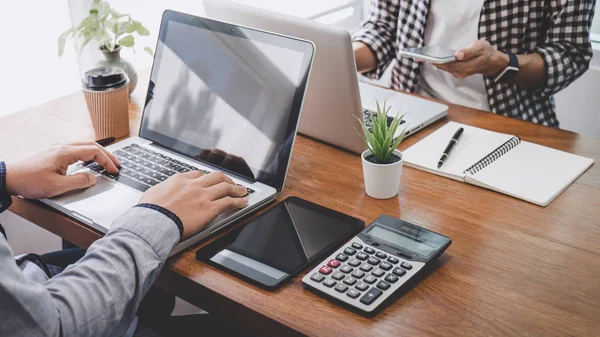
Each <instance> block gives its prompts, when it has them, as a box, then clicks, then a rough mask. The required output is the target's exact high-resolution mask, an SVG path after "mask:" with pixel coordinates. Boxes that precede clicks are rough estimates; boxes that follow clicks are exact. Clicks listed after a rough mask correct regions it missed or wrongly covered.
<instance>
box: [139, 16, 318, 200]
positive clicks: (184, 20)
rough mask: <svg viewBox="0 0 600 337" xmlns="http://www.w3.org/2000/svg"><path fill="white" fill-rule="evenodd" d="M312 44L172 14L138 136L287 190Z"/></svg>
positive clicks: (161, 37) (166, 24)
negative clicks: (286, 181) (285, 182)
mask: <svg viewBox="0 0 600 337" xmlns="http://www.w3.org/2000/svg"><path fill="white" fill-rule="evenodd" d="M312 55H313V47H312V44H310V43H308V42H305V41H301V40H296V39H293V38H289V37H283V36H278V35H275V34H271V33H266V32H261V31H257V30H252V29H249V28H244V27H238V26H235V25H231V24H226V23H221V22H217V21H212V20H208V19H203V18H198V17H194V16H190V15H186V14H181V13H176V12H172V11H166V12H165V14H164V15H163V21H162V24H161V31H160V34H159V39H158V43H157V48H156V55H155V59H154V66H153V69H152V75H151V79H150V84H149V88H148V96H147V98H146V106H145V108H144V115H143V120H142V126H141V129H140V136H142V137H144V138H146V139H150V140H152V141H154V142H155V143H158V144H159V145H161V146H163V147H166V148H168V149H171V150H173V151H175V152H178V153H181V154H183V155H186V156H188V157H192V158H196V159H198V160H201V161H204V162H208V163H210V164H211V165H214V166H218V167H220V168H222V169H225V170H227V171H230V172H233V173H237V174H238V175H241V176H243V177H245V178H247V179H249V180H252V181H254V180H257V181H260V182H263V183H265V184H268V185H270V186H273V187H275V188H277V189H282V188H283V182H284V179H285V174H286V171H287V166H288V163H289V158H290V155H291V148H292V145H293V141H294V137H295V134H296V128H297V124H298V118H299V114H300V108H301V104H302V100H303V96H304V90H305V87H306V82H307V77H308V73H309V69H310V64H311V61H312Z"/></svg>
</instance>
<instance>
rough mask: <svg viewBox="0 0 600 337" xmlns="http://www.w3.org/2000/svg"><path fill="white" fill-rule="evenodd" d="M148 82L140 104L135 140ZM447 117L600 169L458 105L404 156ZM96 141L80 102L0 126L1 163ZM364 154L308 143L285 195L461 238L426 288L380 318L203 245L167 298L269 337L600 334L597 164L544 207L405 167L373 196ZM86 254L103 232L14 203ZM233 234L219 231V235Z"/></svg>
mask: <svg viewBox="0 0 600 337" xmlns="http://www.w3.org/2000/svg"><path fill="white" fill-rule="evenodd" d="M146 82H147V74H146V76H145V79H144V76H142V79H141V81H140V86H139V87H138V89H137V90H136V92H135V96H134V97H133V100H132V101H133V102H132V105H131V107H130V108H131V113H130V117H131V129H132V134H135V133H137V129H138V127H139V121H140V116H141V111H140V108H139V106H138V105H136V102H137V103H138V104H141V103H142V102H143V98H144V94H145V88H144V84H146ZM448 120H452V121H457V122H460V123H465V124H469V125H473V126H477V127H481V128H485V129H489V130H494V131H498V132H504V133H510V134H514V135H518V136H520V137H521V138H522V139H523V140H527V141H531V142H534V143H538V144H541V145H545V146H549V147H553V148H556V149H559V150H564V151H568V152H571V153H575V154H579V155H583V156H586V157H590V158H593V159H594V160H595V161H596V162H598V161H600V140H598V139H595V138H591V137H585V136H580V135H577V134H575V133H571V132H566V131H562V130H557V129H552V128H548V127H542V126H539V125H535V124H531V123H527V122H523V121H518V120H514V119H510V118H506V117H502V116H497V115H494V114H491V113H484V112H481V111H477V110H473V109H468V108H465V107H461V106H455V105H451V106H450V110H449V115H448V117H447V118H445V119H443V120H441V121H438V122H437V123H435V124H434V125H432V126H431V127H429V128H427V129H425V130H423V131H421V132H419V133H418V134H416V135H415V136H412V137H410V138H408V139H407V140H406V141H405V142H404V143H403V144H401V146H400V148H401V149H406V148H407V147H409V146H410V145H412V144H414V143H415V142H416V141H418V140H420V139H422V138H423V137H425V136H427V135H428V134H430V133H431V132H433V131H434V130H435V129H437V128H439V127H440V126H441V125H443V124H444V123H446V122H447V121H448ZM82 139H87V140H93V139H94V135H93V129H92V126H91V122H90V121H89V117H87V111H86V107H85V102H84V100H83V95H82V94H81V93H76V94H73V95H70V96H67V97H64V98H61V99H58V100H55V101H52V102H49V103H47V104H44V105H42V106H39V107H35V108H32V109H29V110H26V111H23V112H20V113H17V114H13V115H10V116H8V117H4V118H2V119H0V158H2V159H3V160H8V161H11V160H16V159H18V158H21V157H23V156H25V155H28V154H30V153H32V152H34V151H37V150H39V148H40V147H42V146H46V145H49V144H52V143H56V142H69V141H76V140H82ZM362 179H363V178H362V169H361V163H360V158H359V156H358V155H356V154H351V153H347V152H344V151H340V150H338V149H335V148H332V147H330V146H328V145H326V144H323V143H320V142H317V141H315V140H312V139H308V138H306V137H303V136H299V137H298V139H297V142H296V145H295V148H294V152H293V156H292V162H291V167H290V170H289V175H288V179H287V182H286V187H285V190H284V193H283V194H282V195H281V196H280V199H283V198H285V197H287V196H291V195H295V196H299V197H301V198H304V199H308V200H310V201H313V202H315V203H318V204H321V205H323V206H326V207H329V208H332V209H335V210H337V211H340V212H343V213H345V214H349V215H351V216H354V217H357V218H360V219H362V220H364V221H365V222H366V223H367V224H368V223H371V222H372V221H373V220H374V219H375V218H377V217H378V216H379V215H380V214H389V215H391V216H395V217H399V218H402V219H404V220H406V221H410V222H413V223H416V224H418V225H421V226H423V227H426V228H429V229H431V230H434V231H436V232H440V233H442V234H444V235H446V236H449V237H450V238H452V240H453V243H452V246H450V248H449V249H448V251H447V252H446V253H445V254H444V255H443V256H442V257H441V258H440V259H439V260H438V261H437V263H435V265H434V268H433V269H432V271H430V272H429V273H428V274H427V275H426V277H425V278H424V279H423V280H422V281H421V282H419V283H418V284H417V285H416V286H414V287H412V288H409V289H407V290H406V291H405V293H404V294H403V296H401V297H400V298H398V299H396V300H395V301H393V302H392V303H391V304H390V305H389V306H388V307H386V308H385V309H384V310H383V311H381V312H380V313H379V314H378V315H377V316H375V317H372V318H367V317H363V316H360V315H358V314H355V313H353V312H350V311H348V310H345V309H344V308H342V307H339V306H337V305H335V304H333V303H332V302H329V301H327V300H325V299H323V298H321V297H319V296H317V295H316V294H314V293H312V292H311V291H309V290H307V289H305V288H303V286H302V283H301V277H302V276H303V274H304V273H303V274H301V275H300V276H298V277H296V278H295V279H294V280H293V281H291V282H289V283H288V284H287V285H285V286H284V287H282V288H281V289H279V290H277V291H275V292H269V291H265V290H262V289H260V288H258V287H256V286H253V285H250V284H248V283H246V282H244V281H241V280H239V279H237V278H235V277H233V276H230V275H228V274H226V273H224V272H221V271H219V270H216V269H215V268H213V267H211V266H208V265H205V264H204V263H201V262H199V261H197V260H196V259H195V255H194V253H195V250H196V249H197V248H198V247H200V246H202V245H205V244H206V243H208V242H204V243H201V244H199V245H197V246H195V247H193V248H191V249H188V250H186V251H184V252H182V253H181V254H178V255H177V256H175V257H173V258H171V259H170V260H169V261H168V262H167V265H166V268H165V270H164V271H163V273H162V274H161V277H160V278H159V280H158V284H159V286H161V287H163V288H165V289H167V290H169V291H170V292H172V293H173V294H175V295H178V296H180V297H182V298H184V299H186V300H188V301H190V302H191V303H194V304H196V305H198V306H200V307H201V308H203V309H206V310H207V311H209V312H211V313H213V314H216V315H222V316H224V317H226V318H227V319H229V320H230V321H231V322H232V324H236V325H238V326H240V327H243V328H245V329H247V330H248V331H252V332H254V333H255V334H256V335H260V336H296V335H309V336H467V335H475V336H477V335H481V336H482V335H485V336H507V335H511V336H524V335H528V336H563V335H576V336H594V335H597V334H598V331H600V292H599V291H598V290H599V289H600V169H598V165H594V166H592V168H591V169H590V170H588V172H586V173H585V174H584V175H583V176H582V177H581V178H579V179H578V180H577V181H576V182H575V183H574V184H573V185H572V186H571V187H569V188H568V189H567V190H566V191H565V192H563V193H562V194H561V195H560V196H559V197H558V198H557V199H556V200H555V201H553V202H552V203H551V204H550V205H549V206H548V207H546V208H542V207H539V206H536V205H533V204H529V203H526V202H524V201H520V200H518V199H514V198H511V197H508V196H505V195H502V194H499V193H495V192H492V191H489V190H485V189H482V188H478V187H475V186H471V185H468V184H463V183H459V182H456V181H453V180H450V179H445V178H443V177H439V176H436V175H432V174H428V173H425V172H421V171H418V170H415V169H412V168H409V167H405V169H404V171H403V175H402V179H401V188H400V193H399V195H398V196H397V197H395V198H392V199H389V200H384V201H381V200H375V199H372V198H370V197H368V196H366V195H365V192H364V186H363V180H362ZM11 210H12V211H13V212H15V213H16V214H18V215H20V216H23V217H25V218H27V219H29V220H31V221H34V222H36V223H37V224H38V225H40V226H42V227H44V228H46V229H48V230H50V231H52V232H54V233H57V234H58V235H61V236H64V237H66V238H67V239H69V240H70V241H73V242H76V243H78V244H81V245H84V246H88V245H89V244H91V242H93V240H95V239H97V238H99V237H100V234H99V233H98V232H96V231H94V230H91V229H89V228H88V227H86V226H85V225H82V224H80V223H78V222H77V221H75V220H72V219H69V218H66V217H64V216H62V215H60V214H58V213H56V212H55V211H53V210H50V209H47V208H45V207H41V206H39V205H37V204H34V203H32V202H29V201H24V200H21V199H18V198H15V203H14V205H13V207H12V208H11ZM221 235H223V234H221Z"/></svg>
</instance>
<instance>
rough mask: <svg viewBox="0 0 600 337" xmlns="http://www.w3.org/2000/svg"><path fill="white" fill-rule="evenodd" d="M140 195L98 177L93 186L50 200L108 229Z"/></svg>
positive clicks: (133, 204) (134, 203) (135, 202)
mask: <svg viewBox="0 0 600 337" xmlns="http://www.w3.org/2000/svg"><path fill="white" fill-rule="evenodd" d="M140 197H141V194H140V193H136V192H133V191H130V190H129V189H128V188H126V187H123V186H118V185H116V184H113V183H111V182H109V181H108V180H106V179H104V178H102V177H98V180H97V183H96V185H94V186H93V187H90V188H88V189H85V190H80V191H74V192H71V193H67V194H65V195H62V196H60V197H58V198H53V199H52V201H54V202H56V203H58V204H59V205H61V206H62V207H64V208H66V209H68V210H70V211H71V212H75V213H77V214H76V215H79V216H83V218H88V219H94V220H95V221H94V222H95V223H96V224H98V225H100V226H102V227H104V228H106V229H109V228H110V226H111V224H112V222H113V221H114V220H115V219H116V218H117V217H119V216H120V215H121V214H123V213H125V212H126V211H127V210H129V209H130V208H131V207H133V206H135V205H136V204H137V203H138V201H139V199H140ZM75 217H77V216H75ZM80 220H85V219H80ZM90 221H91V220H90Z"/></svg>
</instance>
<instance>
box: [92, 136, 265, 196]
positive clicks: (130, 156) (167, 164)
mask: <svg viewBox="0 0 600 337" xmlns="http://www.w3.org/2000/svg"><path fill="white" fill-rule="evenodd" d="M114 156H115V157H116V158H117V159H118V160H119V161H120V162H121V169H120V171H119V172H118V173H117V174H114V173H111V172H107V171H106V170H105V169H104V167H102V165H98V164H96V163H89V164H88V165H87V167H89V169H90V170H92V171H94V172H98V173H100V174H102V175H104V176H105V177H108V178H110V179H112V180H115V181H118V182H120V183H123V184H125V185H127V186H129V187H132V188H135V189H136V190H138V191H140V192H146V190H148V189H149V188H150V187H152V186H154V185H157V184H159V183H161V182H163V181H165V180H167V178H169V177H171V176H173V175H175V174H178V173H186V172H190V171H199V172H201V173H202V174H208V173H210V172H209V171H206V170H203V169H200V168H198V167H196V166H194V165H189V164H186V163H183V162H181V161H179V160H176V159H173V158H171V157H169V156H166V155H164V154H162V153H159V152H156V151H153V150H150V149H147V148H145V147H142V146H139V145H137V144H132V145H129V146H126V147H124V148H122V149H120V150H117V151H115V153H114ZM248 193H250V194H252V193H254V191H253V190H252V189H250V188H249V189H248Z"/></svg>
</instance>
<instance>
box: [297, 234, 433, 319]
mask: <svg viewBox="0 0 600 337" xmlns="http://www.w3.org/2000/svg"><path fill="white" fill-rule="evenodd" d="M357 241H358V242H357ZM413 264H416V265H417V266H416V267H417V270H419V269H420V268H422V266H423V263H421V262H414V261H411V263H409V262H407V261H405V259H403V258H402V257H395V256H392V255H391V254H390V253H386V252H383V251H380V250H379V249H377V248H373V247H372V246H369V245H367V244H365V243H364V242H362V240H360V239H358V238H354V239H353V240H352V241H351V242H349V243H347V244H346V245H344V246H342V247H341V248H340V249H338V251H337V252H335V253H334V254H333V255H332V257H331V258H328V259H326V260H325V261H324V262H323V264H321V265H319V266H317V267H316V268H315V270H313V271H312V272H310V273H309V274H308V275H306V276H305V277H304V279H303V281H304V283H306V284H308V285H309V286H312V287H315V288H318V289H319V290H321V291H324V292H326V293H328V294H330V295H333V296H334V297H336V298H338V299H341V300H343V301H344V302H347V303H349V304H351V305H354V306H356V307H359V308H361V309H363V310H365V311H371V310H373V308H371V307H368V306H371V305H372V304H374V303H375V302H376V301H377V300H378V299H379V298H380V297H382V296H383V297H384V299H385V298H386V297H387V296H390V295H391V294H392V293H393V292H394V291H395V290H396V289H397V288H398V287H400V286H401V285H402V284H403V283H404V282H406V281H407V280H408V278H409V277H411V276H412V275H413V274H414V273H415V272H416V271H413ZM407 274H408V275H407ZM379 303H381V301H378V302H377V303H375V305H379Z"/></svg>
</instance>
